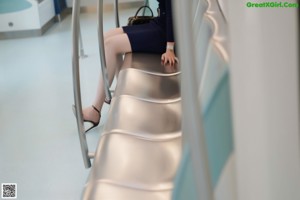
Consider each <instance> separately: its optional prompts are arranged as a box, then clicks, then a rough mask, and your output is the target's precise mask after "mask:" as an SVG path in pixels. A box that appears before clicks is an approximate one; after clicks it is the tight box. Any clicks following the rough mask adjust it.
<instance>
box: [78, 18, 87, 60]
mask: <svg viewBox="0 0 300 200" xmlns="http://www.w3.org/2000/svg"><path fill="white" fill-rule="evenodd" d="M79 46H80V58H86V57H87V55H86V54H85V53H84V47H83V42H82V34H81V27H80V22H79Z"/></svg>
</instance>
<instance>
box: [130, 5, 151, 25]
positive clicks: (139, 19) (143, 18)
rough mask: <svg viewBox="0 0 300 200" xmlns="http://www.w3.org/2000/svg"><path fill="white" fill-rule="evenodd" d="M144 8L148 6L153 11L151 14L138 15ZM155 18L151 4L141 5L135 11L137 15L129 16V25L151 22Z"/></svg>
mask: <svg viewBox="0 0 300 200" xmlns="http://www.w3.org/2000/svg"><path fill="white" fill-rule="evenodd" d="M143 8H148V9H149V10H150V12H151V16H138V14H139V12H140V11H141V10H142V9H143ZM153 18H154V16H153V11H152V9H151V8H150V7H149V6H141V7H140V8H139V9H138V10H137V11H136V13H135V16H133V17H129V18H128V23H127V25H128V26H132V25H138V24H147V23H149V22H150V21H151V20H152V19H153Z"/></svg>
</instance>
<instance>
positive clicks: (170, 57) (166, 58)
mask: <svg viewBox="0 0 300 200" xmlns="http://www.w3.org/2000/svg"><path fill="white" fill-rule="evenodd" d="M161 61H162V63H163V65H166V64H167V63H169V64H170V65H171V66H173V65H175V63H176V62H178V58H177V57H176V56H175V53H174V51H173V50H169V49H168V50H167V51H166V52H165V53H164V54H162V55H161Z"/></svg>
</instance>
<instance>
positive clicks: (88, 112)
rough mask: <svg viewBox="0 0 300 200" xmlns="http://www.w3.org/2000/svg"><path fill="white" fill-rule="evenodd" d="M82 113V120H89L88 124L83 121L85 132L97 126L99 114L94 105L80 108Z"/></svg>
mask: <svg viewBox="0 0 300 200" xmlns="http://www.w3.org/2000/svg"><path fill="white" fill-rule="evenodd" d="M82 114H83V121H84V122H89V124H90V123H91V124H90V125H88V124H87V123H85V126H86V131H85V132H88V131H89V130H91V129H93V128H95V127H96V126H98V124H99V121H100V117H101V114H100V111H99V110H98V109H97V108H96V107H95V106H94V105H91V106H89V107H86V108H84V109H83V110H82Z"/></svg>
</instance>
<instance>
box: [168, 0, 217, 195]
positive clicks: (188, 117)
mask: <svg viewBox="0 0 300 200" xmlns="http://www.w3.org/2000/svg"><path fill="white" fill-rule="evenodd" d="M172 2H173V6H175V10H174V12H173V13H174V17H175V20H176V26H175V28H176V34H177V35H176V36H177V39H176V42H177V43H179V45H178V46H179V56H180V62H181V65H182V66H184V67H182V69H181V96H182V106H183V107H182V113H183V116H182V119H183V123H182V129H183V135H186V137H187V138H186V139H187V142H188V143H189V144H190V148H191V158H192V163H193V170H194V171H193V172H194V177H195V179H196V184H197V186H196V188H197V191H198V199H199V200H213V199H214V197H213V188H212V183H211V177H210V170H209V164H208V154H207V148H206V143H205V136H204V128H203V120H202V115H201V103H199V100H198V98H197V95H196V93H195V91H197V81H196V76H195V74H196V71H195V66H196V64H197V63H196V59H195V58H196V56H195V46H194V43H193V40H192V38H193V35H192V31H191V30H192V22H193V21H192V16H191V15H190V10H189V7H190V4H187V3H186V2H185V1H182V0H173V1H172Z"/></svg>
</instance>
